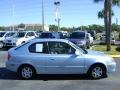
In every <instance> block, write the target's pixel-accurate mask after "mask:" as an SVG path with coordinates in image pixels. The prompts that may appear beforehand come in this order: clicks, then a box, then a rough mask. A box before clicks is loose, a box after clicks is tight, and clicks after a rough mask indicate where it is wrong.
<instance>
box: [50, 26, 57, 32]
mask: <svg viewBox="0 0 120 90" xmlns="http://www.w3.org/2000/svg"><path fill="white" fill-rule="evenodd" d="M49 29H50V31H58V26H56V25H49Z"/></svg>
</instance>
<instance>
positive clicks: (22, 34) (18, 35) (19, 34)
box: [16, 32, 25, 38]
mask: <svg viewBox="0 0 120 90" xmlns="http://www.w3.org/2000/svg"><path fill="white" fill-rule="evenodd" d="M24 36H25V32H18V33H17V35H16V37H18V38H21V37H24Z"/></svg>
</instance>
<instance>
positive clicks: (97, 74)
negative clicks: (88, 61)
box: [92, 67, 103, 78]
mask: <svg viewBox="0 0 120 90" xmlns="http://www.w3.org/2000/svg"><path fill="white" fill-rule="evenodd" d="M102 74H103V70H102V68H101V67H95V68H94V69H93V70H92V76H93V77H94V78H100V77H101V76H102Z"/></svg>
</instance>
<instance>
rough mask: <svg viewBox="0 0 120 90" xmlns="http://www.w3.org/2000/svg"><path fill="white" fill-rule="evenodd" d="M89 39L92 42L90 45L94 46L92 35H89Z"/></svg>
mask: <svg viewBox="0 0 120 90" xmlns="http://www.w3.org/2000/svg"><path fill="white" fill-rule="evenodd" d="M88 39H89V41H90V45H93V37H92V36H91V34H90V33H88Z"/></svg>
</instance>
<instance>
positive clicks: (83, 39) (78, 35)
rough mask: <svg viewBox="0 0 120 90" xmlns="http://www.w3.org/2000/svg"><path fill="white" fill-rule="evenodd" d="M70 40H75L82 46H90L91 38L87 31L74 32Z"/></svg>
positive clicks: (74, 41) (75, 42)
mask: <svg viewBox="0 0 120 90" xmlns="http://www.w3.org/2000/svg"><path fill="white" fill-rule="evenodd" d="M68 40H70V41H71V42H73V43H74V44H76V45H78V46H79V47H81V48H90V39H89V37H88V33H87V32H86V31H75V32H72V34H70V37H69V38H68Z"/></svg>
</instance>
